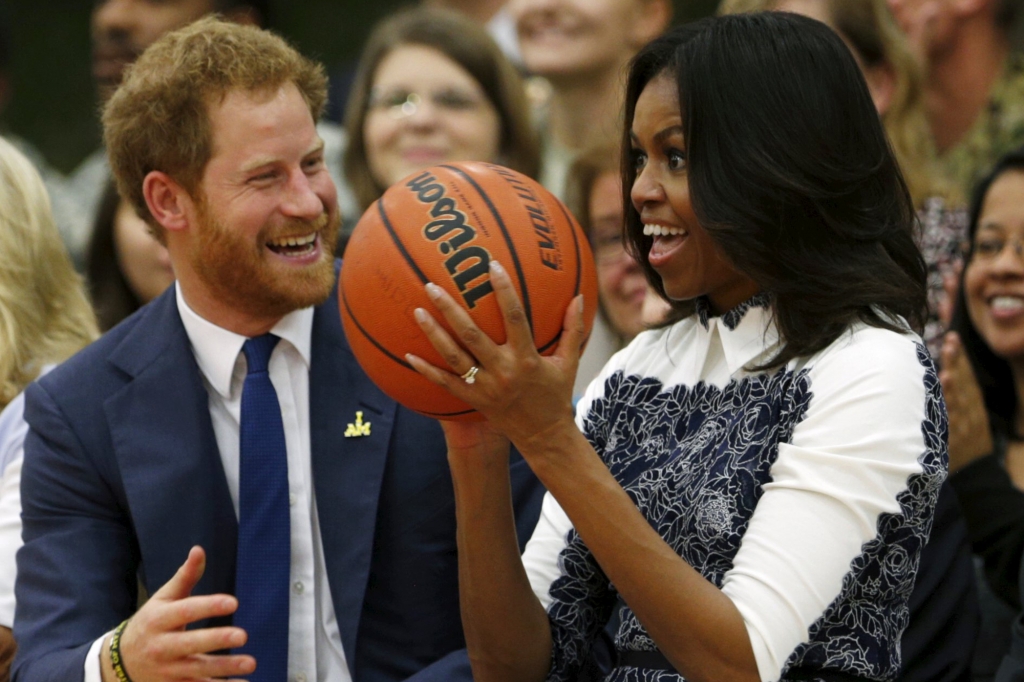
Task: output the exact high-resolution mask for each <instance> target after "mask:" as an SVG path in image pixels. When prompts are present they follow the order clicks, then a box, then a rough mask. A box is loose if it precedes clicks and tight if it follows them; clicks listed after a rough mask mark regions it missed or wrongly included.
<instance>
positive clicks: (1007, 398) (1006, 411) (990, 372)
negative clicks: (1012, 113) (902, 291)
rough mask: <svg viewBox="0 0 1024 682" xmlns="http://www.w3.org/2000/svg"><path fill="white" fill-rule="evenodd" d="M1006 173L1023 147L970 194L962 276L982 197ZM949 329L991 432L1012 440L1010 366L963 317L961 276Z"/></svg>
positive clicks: (1018, 161)
mask: <svg viewBox="0 0 1024 682" xmlns="http://www.w3.org/2000/svg"><path fill="white" fill-rule="evenodd" d="M1007 171H1024V147H1022V148H1020V149H1016V150H1014V151H1012V152H1010V153H1008V154H1006V155H1005V156H1003V157H1002V158H1000V159H999V161H997V162H996V165H995V166H994V167H993V168H992V171H991V172H990V173H989V174H988V175H986V176H985V178H984V179H982V181H981V182H979V183H978V186H977V187H976V188H975V190H974V195H973V196H972V198H971V209H970V223H968V238H969V240H970V242H969V243H970V246H969V247H968V251H967V257H966V258H965V259H964V263H965V267H964V271H965V272H966V270H967V268H966V265H967V264H970V262H971V258H973V257H974V237H975V235H976V234H977V232H978V222H979V221H980V220H981V209H982V206H983V205H984V203H985V197H986V196H987V195H988V191H989V189H991V187H992V183H994V182H995V181H996V180H997V179H998V178H999V176H1001V175H1002V174H1003V173H1006V172H1007ZM950 328H951V329H952V330H953V331H955V332H957V333H958V334H960V340H961V342H962V343H963V346H964V351H965V352H966V353H967V358H968V359H969V360H970V361H971V367H972V368H973V369H974V376H975V377H976V378H977V379H978V384H979V385H980V386H981V393H982V395H983V396H984V398H985V408H986V410H987V411H988V414H989V419H990V422H991V425H992V429H993V431H997V432H1000V433H1004V434H1006V435H1007V436H1011V437H1016V434H1015V433H1013V429H1012V425H1013V419H1014V415H1015V414H1016V412H1017V404H1018V401H1019V400H1020V397H1019V396H1018V395H1017V391H1016V389H1015V388H1014V384H1013V373H1012V372H1011V371H1010V363H1008V362H1007V361H1006V360H1004V359H1003V358H1001V357H999V356H998V355H996V354H995V353H993V352H992V349H991V348H989V345H988V344H987V343H986V342H985V339H983V338H982V337H981V334H979V333H978V330H977V329H975V327H974V323H973V322H971V317H970V315H969V314H968V313H967V298H966V296H965V295H964V277H963V273H961V276H960V287H959V291H958V292H957V296H956V305H955V307H954V308H953V321H952V323H951V324H950Z"/></svg>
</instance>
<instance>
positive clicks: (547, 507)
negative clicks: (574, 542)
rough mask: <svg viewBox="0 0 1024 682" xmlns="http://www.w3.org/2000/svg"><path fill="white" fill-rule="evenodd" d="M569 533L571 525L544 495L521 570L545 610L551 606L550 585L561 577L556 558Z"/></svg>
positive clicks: (554, 501)
mask: <svg viewBox="0 0 1024 682" xmlns="http://www.w3.org/2000/svg"><path fill="white" fill-rule="evenodd" d="M571 529H572V521H570V520H569V517H568V515H566V513H565V512H564V511H563V510H562V507H561V505H559V504H558V501H557V500H556V499H555V498H554V496H553V495H552V494H551V493H544V503H543V504H542V505H541V508H540V518H539V519H538V520H537V526H536V528H534V531H533V535H531V536H530V541H529V542H527V543H526V549H525V550H524V551H523V566H525V567H526V575H527V577H528V578H529V579H530V587H532V588H533V593H534V594H535V595H537V599H539V600H540V603H541V605H542V606H543V607H544V610H547V608H548V606H550V605H551V594H550V589H551V583H553V582H555V580H556V579H557V578H558V577H559V576H560V575H561V574H562V570H561V569H560V568H559V566H558V556H559V554H561V553H562V550H563V549H564V548H565V538H566V535H567V534H568V533H569V531H570V530H571Z"/></svg>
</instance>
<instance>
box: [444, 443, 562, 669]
mask: <svg viewBox="0 0 1024 682" xmlns="http://www.w3.org/2000/svg"><path fill="white" fill-rule="evenodd" d="M449 463H450V465H451V470H452V479H453V482H454V486H455V508H456V517H457V519H458V531H457V538H458V547H459V594H460V602H461V608H462V623H463V628H464V630H465V635H466V645H467V648H468V650H469V658H470V663H471V665H472V667H473V678H474V679H475V680H477V682H498V681H508V682H530V681H532V680H536V681H538V682H540V680H543V679H544V678H545V677H546V676H547V673H548V670H549V668H550V665H551V632H550V627H549V625H548V619H547V614H546V613H545V612H544V609H543V607H541V605H540V602H539V601H538V600H537V598H536V597H535V596H534V594H533V591H532V590H531V588H530V583H529V581H528V580H527V577H526V571H525V570H524V569H523V564H522V560H521V558H520V555H519V545H518V542H517V539H516V531H515V516H514V512H513V508H512V496H511V487H510V481H509V469H508V458H507V457H504V458H501V457H488V458H482V457H479V456H460V455H458V454H457V453H450V454H449Z"/></svg>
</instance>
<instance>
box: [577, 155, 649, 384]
mask: <svg viewBox="0 0 1024 682" xmlns="http://www.w3.org/2000/svg"><path fill="white" fill-rule="evenodd" d="M565 201H566V204H567V205H568V207H569V209H570V210H571V211H572V213H573V215H575V216H576V219H577V220H579V222H580V225H581V226H582V227H583V231H584V232H586V234H587V238H588V239H589V240H590V247H591V249H592V250H593V252H594V260H595V261H596V262H597V290H598V296H599V304H600V307H599V308H598V316H597V319H596V320H594V328H593V330H592V331H591V333H590V339H589V340H588V342H587V348H586V350H585V351H584V353H583V355H582V356H581V357H580V364H579V367H578V368H577V371H576V383H575V385H574V386H573V396H581V395H583V391H585V390H586V388H587V384H589V383H590V382H591V381H592V380H593V379H594V378H595V377H596V376H597V375H598V373H599V372H600V371H601V368H602V367H604V364H605V363H606V362H608V359H609V358H610V357H611V356H612V355H613V354H614V353H615V352H616V351H619V350H622V349H623V348H625V347H626V345H627V344H628V343H629V342H630V341H632V340H633V337H634V336H636V335H637V334H639V333H640V332H642V331H643V330H644V328H645V324H644V318H643V306H644V300H645V299H646V298H647V291H648V287H647V277H645V276H644V271H643V268H641V267H640V264H639V263H638V262H637V260H636V259H635V258H633V257H632V256H631V255H629V253H627V252H626V249H625V244H624V242H623V239H622V226H623V221H624V216H623V211H622V180H621V178H620V177H619V151H618V147H617V146H616V145H612V144H603V145H598V146H596V147H594V148H592V149H590V150H588V151H586V152H584V153H583V154H582V155H580V157H579V158H577V159H576V160H575V161H574V162H573V164H572V166H571V167H570V168H569V175H568V178H567V179H566V190H565Z"/></svg>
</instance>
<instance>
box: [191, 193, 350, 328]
mask: <svg viewBox="0 0 1024 682" xmlns="http://www.w3.org/2000/svg"><path fill="white" fill-rule="evenodd" d="M197 194H198V195H199V197H198V200H197V201H196V206H197V207H198V219H199V224H198V226H197V227H198V229H197V230H196V234H195V239H194V240H193V242H192V248H191V249H190V251H189V254H188V256H189V261H190V263H191V265H192V269H193V271H194V272H195V273H196V274H197V275H198V277H199V278H200V279H201V280H202V281H203V283H204V284H205V285H206V287H207V289H208V290H209V291H210V292H211V293H213V295H215V296H216V297H217V299H218V300H219V301H220V302H221V303H225V304H227V305H229V306H230V307H231V308H232V309H234V310H236V311H239V312H242V313H245V314H248V315H252V316H254V317H276V318H280V317H283V316H284V315H287V314H288V313H290V312H292V311H294V310H299V309H301V308H308V307H309V306H314V305H319V304H321V303H323V302H324V301H326V300H327V298H328V297H329V296H330V294H331V290H332V289H333V287H334V250H335V246H336V244H337V241H338V232H339V230H340V227H341V217H340V215H339V214H337V213H336V214H334V215H333V216H331V215H329V214H327V213H323V214H321V215H320V217H319V218H317V219H316V220H313V221H305V220H288V221H285V222H282V223H279V224H278V225H276V226H273V227H271V226H266V225H265V226H264V227H263V228H262V229H261V230H260V233H259V235H258V236H256V237H255V238H254V237H253V236H252V235H251V234H248V233H245V232H242V231H233V230H231V229H230V228H229V227H226V226H225V225H223V224H221V223H220V222H218V221H217V220H216V219H215V218H214V217H213V216H212V215H211V212H210V209H209V206H208V202H207V201H206V199H205V197H203V196H202V190H199V191H198V192H197ZM310 230H315V231H317V232H319V233H320V235H319V236H320V259H319V261H317V262H316V263H315V264H312V265H308V266H305V267H288V266H287V265H285V264H284V263H274V260H278V258H277V257H276V256H275V255H274V254H272V253H271V252H270V251H269V249H268V248H267V246H266V244H267V242H268V241H269V240H271V239H274V238H277V237H283V236H289V235H296V234H302V233H308V232H309V231H310ZM275 266H276V267H275Z"/></svg>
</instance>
